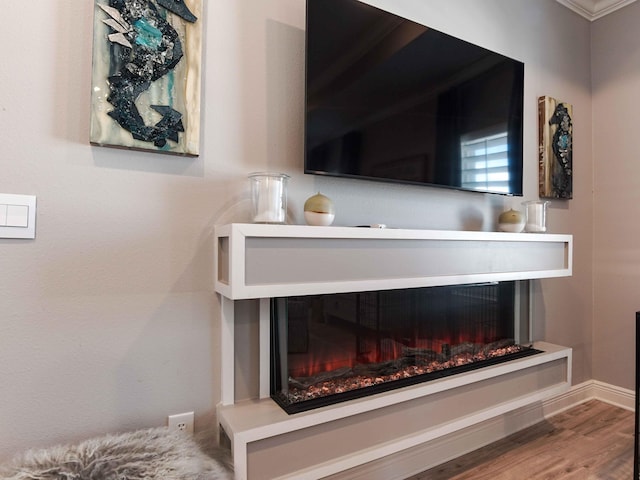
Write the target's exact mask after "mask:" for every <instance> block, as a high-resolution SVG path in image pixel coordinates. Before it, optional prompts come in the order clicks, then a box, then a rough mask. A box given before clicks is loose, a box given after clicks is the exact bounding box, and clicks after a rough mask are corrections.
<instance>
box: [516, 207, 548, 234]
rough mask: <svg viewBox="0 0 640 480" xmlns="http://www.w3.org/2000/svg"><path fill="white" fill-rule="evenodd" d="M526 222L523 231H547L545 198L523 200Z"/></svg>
mask: <svg viewBox="0 0 640 480" xmlns="http://www.w3.org/2000/svg"><path fill="white" fill-rule="evenodd" d="M522 205H524V208H525V215H526V222H525V225H524V231H525V232H529V233H544V232H546V231H547V205H549V202H548V201H545V200H531V201H529V202H523V203H522Z"/></svg>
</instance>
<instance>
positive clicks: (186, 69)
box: [90, 0, 203, 155]
mask: <svg viewBox="0 0 640 480" xmlns="http://www.w3.org/2000/svg"><path fill="white" fill-rule="evenodd" d="M202 10H203V0H95V11H94V22H93V32H94V33H93V77H92V95H91V138H90V141H91V143H92V144H94V145H102V146H113V147H123V148H132V149H139V150H148V151H154V152H162V153H172V154H176V155H198V154H199V148H200V75H201V59H202V18H201V17H202Z"/></svg>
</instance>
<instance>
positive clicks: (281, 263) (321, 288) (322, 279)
mask: <svg viewBox="0 0 640 480" xmlns="http://www.w3.org/2000/svg"><path fill="white" fill-rule="evenodd" d="M215 236H216V239H215V248H216V252H215V258H216V259H217V268H216V279H215V289H216V291H217V292H218V293H220V294H221V295H223V296H224V297H226V298H229V299H232V300H239V299H246V298H269V297H278V296H293V295H313V294H323V293H341V292H362V291H368V290H392V289H396V288H415V287H431V286H437V285H456V284H468V283H481V282H490V281H503V280H523V279H537V278H550V277H564V276H570V275H571V269H572V263H571V259H572V246H573V237H572V236H571V235H557V234H554V235H552V234H537V233H502V232H463V231H442V230H406V229H377V228H357V227H309V226H300V225H261V224H231V225H225V226H221V227H219V228H216V234H215Z"/></svg>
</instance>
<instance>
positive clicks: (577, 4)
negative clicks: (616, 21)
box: [556, 0, 636, 21]
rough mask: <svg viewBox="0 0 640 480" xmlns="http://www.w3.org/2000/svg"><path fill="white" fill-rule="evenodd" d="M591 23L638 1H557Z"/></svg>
mask: <svg viewBox="0 0 640 480" xmlns="http://www.w3.org/2000/svg"><path fill="white" fill-rule="evenodd" d="M556 1H557V2H558V3H561V4H562V5H564V6H565V7H567V8H569V9H571V10H573V11H574V12H576V13H578V14H580V15H582V16H583V17H584V18H586V19H587V20H590V21H594V20H597V19H598V18H601V17H604V16H605V15H608V14H609V13H611V12H615V11H616V10H618V9H620V8H622V7H626V6H627V5H630V4H632V3H633V2H635V1H636V0H556Z"/></svg>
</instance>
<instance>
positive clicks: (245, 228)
mask: <svg viewBox="0 0 640 480" xmlns="http://www.w3.org/2000/svg"><path fill="white" fill-rule="evenodd" d="M214 249H215V252H214V259H215V262H216V265H215V270H214V271H215V290H216V292H217V293H219V294H220V303H221V317H222V324H221V337H222V338H221V364H222V365H221V366H222V371H221V381H222V388H221V403H220V405H219V406H218V421H219V422H220V424H221V425H222V426H223V428H224V430H225V432H226V433H227V434H228V435H229V437H230V440H231V444H232V449H233V457H234V464H235V468H236V478H237V479H239V480H245V479H247V478H250V477H251V478H253V476H252V475H251V474H250V470H251V467H250V465H251V464H252V462H253V463H255V462H258V463H259V462H260V461H264V460H265V459H267V461H268V459H269V458H272V457H273V456H274V455H278V454H277V453H273V452H278V448H284V449H285V450H287V451H289V452H290V453H291V452H293V450H295V448H302V449H305V448H306V449H307V450H304V451H308V450H310V449H311V450H313V451H318V452H320V451H323V450H324V449H322V448H321V449H317V448H314V447H312V444H313V442H314V441H320V440H321V439H322V438H324V437H323V436H324V435H330V434H329V433H327V432H326V430H328V429H331V428H334V426H335V428H336V429H337V430H336V433H332V434H331V435H344V434H345V433H344V432H345V431H344V430H342V428H343V427H344V426H345V425H347V424H351V422H352V420H349V418H354V421H355V417H350V416H352V415H355V416H356V417H362V416H363V415H364V416H366V415H372V416H373V417H371V418H370V419H367V420H366V422H365V423H366V424H370V423H371V422H374V423H375V422H376V421H381V422H385V421H386V422H388V424H390V425H396V424H398V423H399V422H401V421H402V419H403V418H405V417H406V416H403V415H402V411H403V409H404V408H416V409H417V411H419V412H418V414H417V415H418V416H419V417H420V418H425V419H426V421H427V424H425V425H424V426H421V427H416V430H415V432H413V433H411V434H408V435H405V434H404V433H403V434H400V435H399V436H397V437H395V438H389V439H387V440H385V441H384V442H382V443H380V444H379V445H377V446H368V447H365V446H363V447H362V448H361V449H360V450H358V448H356V449H355V450H354V451H353V452H352V453H350V454H346V453H344V452H341V453H336V454H335V455H333V456H330V457H328V458H318V459H317V460H314V461H311V463H310V466H304V465H301V466H298V467H295V468H297V470H295V471H294V472H293V473H287V474H285V473H282V472H280V473H276V470H274V472H273V473H272V474H271V475H272V476H269V477H264V478H282V479H284V478H296V479H305V478H306V479H315V478H321V477H322V476H326V475H330V474H332V473H336V472H340V471H342V470H346V469H349V468H352V467H355V466H358V465H362V464H363V463H365V462H369V461H372V460H373V459H375V458H380V457H382V456H385V455H392V454H395V453H397V452H400V451H402V450H403V449H407V448H413V447H414V446H416V445H419V444H420V443H423V442H425V441H429V440H430V439H433V438H437V437H439V436H441V435H446V434H448V433H451V432H454V431H457V430H460V429H462V428H464V427H467V426H470V425H473V424H475V423H478V422H481V421H483V420H486V419H487V418H491V417H495V416H498V415H501V414H504V413H506V412H508V411H511V410H513V409H516V408H519V407H521V406H523V405H527V404H530V403H531V402H536V401H540V400H542V399H544V398H550V397H551V396H554V395H558V394H560V393H562V392H565V391H566V390H568V389H569V387H570V385H571V349H568V348H565V347H558V346H554V345H550V344H543V343H541V344H538V345H534V346H535V347H536V348H539V349H541V350H543V352H544V353H542V354H539V355H535V356H532V357H528V358H525V359H520V360H517V361H513V362H509V363H508V364H502V365H497V366H494V367H487V368H484V369H481V370H477V371H473V372H469V373H466V374H462V375H458V376H455V377H452V378H448V379H442V380H437V381H435V382H430V383H429V384H426V385H425V384H422V385H415V386H411V387H405V388H403V389H400V390H396V391H392V392H387V393H385V394H380V395H374V396H371V397H366V398H364V399H358V400H353V401H350V402H347V403H344V404H339V405H332V406H328V407H323V408H320V409H316V410H314V411H309V412H304V413H301V414H296V415H293V416H288V415H287V414H286V413H284V411H283V410H282V409H280V407H278V406H277V405H276V404H275V402H273V401H272V400H271V399H270V398H269V393H270V392H269V387H270V385H269V369H268V366H269V354H270V350H269V348H270V342H269V335H270V331H269V329H270V323H269V299H270V298H271V297H280V296H295V295H314V294H328V293H343V292H362V291H372V290H391V289H401V288H417V287H429V286H439V285H455V284H470V283H482V282H493V281H507V280H524V279H540V278H552V277H566V276H570V275H571V273H572V250H573V237H572V236H571V235H563V234H529V233H518V234H516V233H501V232H500V233H499V232H459V231H458V232H453V231H438V230H405V229H373V228H357V227H310V226H294V225H259V224H230V225H224V226H220V227H217V228H216V231H215V243H214ZM243 299H260V310H259V312H260V313H259V317H260V318H259V331H260V333H259V335H260V351H259V357H260V360H259V364H260V372H259V375H258V376H259V383H260V385H259V388H258V390H259V397H260V398H257V399H251V400H241V401H237V399H236V398H235V381H236V378H235V355H236V353H235V333H234V330H235V306H234V305H235V300H243ZM489 386H492V387H497V388H498V389H500V390H503V391H507V392H509V395H510V396H509V395H507V398H505V399H497V398H493V399H491V398H487V400H486V401H487V402H488V403H487V404H486V405H485V407H484V408H481V407H480V404H479V403H478V405H475V406H473V408H472V407H471V406H469V402H466V401H462V402H460V401H457V400H456V398H457V397H456V396H457V395H463V394H468V393H466V392H467V391H468V392H473V393H472V395H474V398H475V399H480V398H482V396H483V395H484V394H483V393H482V392H485V393H486V392H492V391H495V388H489ZM487 395H488V396H489V397H490V396H491V394H490V393H487ZM422 399H425V401H422ZM416 402H418V403H416ZM492 402H493V403H492ZM455 405H457V406H458V407H456V408H458V411H456V410H455V408H454V406H455ZM425 408H426V410H424V409H425ZM439 408H442V409H443V413H442V414H441V415H439V416H438V415H436V414H435V413H434V412H436V411H437V409H439ZM398 409H399V410H400V412H398ZM419 409H423V410H419ZM367 412H368V413H367ZM445 412H446V413H445ZM449 414H451V415H454V416H452V417H451V419H450V420H448V421H445V422H441V420H442V418H444V416H446V415H449ZM436 417H437V418H436ZM344 422H346V423H344ZM429 422H431V423H429ZM356 423H357V422H356ZM348 428H351V431H355V429H357V427H354V426H352V427H348ZM407 428H409V429H410V428H412V427H410V426H408V427H407ZM318 429H319V430H318ZM337 432H342V433H337ZM360 437H361V438H362V435H361V436H360ZM364 439H365V440H366V435H365V436H364ZM273 442H275V443H273ZM325 442H326V440H325ZM305 445H306V446H305ZM325 445H326V443H325ZM354 448H355V447H354ZM252 452H253V453H252ZM250 457H251V458H252V459H253V460H250ZM293 457H295V458H298V457H299V456H298V457H296V455H295V454H293ZM314 462H315V463H314ZM276 463H277V462H276ZM256 478H263V477H256Z"/></svg>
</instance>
